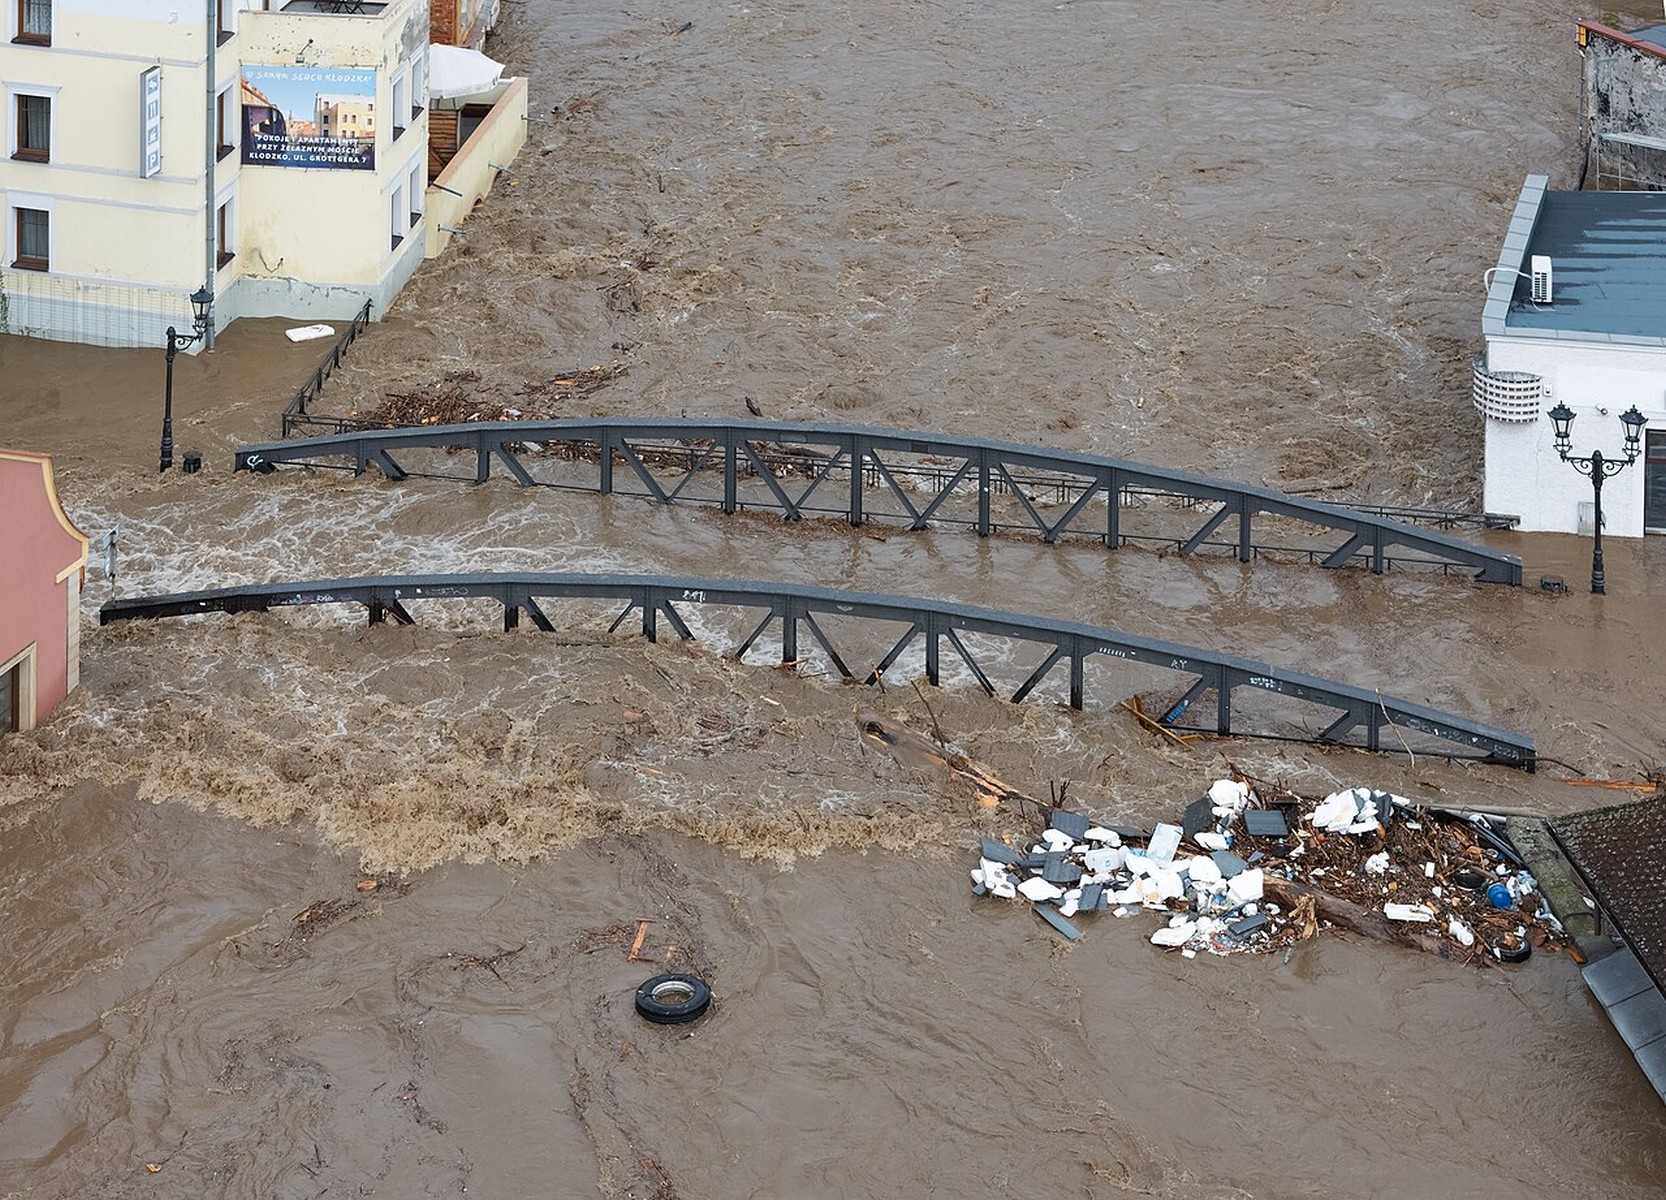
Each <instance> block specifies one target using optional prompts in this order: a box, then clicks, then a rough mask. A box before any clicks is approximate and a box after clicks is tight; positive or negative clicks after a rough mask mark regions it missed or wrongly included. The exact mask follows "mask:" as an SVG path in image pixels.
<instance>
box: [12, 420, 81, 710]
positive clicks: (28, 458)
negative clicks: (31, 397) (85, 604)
mask: <svg viewBox="0 0 1666 1200" xmlns="http://www.w3.org/2000/svg"><path fill="white" fill-rule="evenodd" d="M86 564H87V536H86V534H84V533H82V532H81V531H80V530H79V529H77V528H76V527H75V526H74V524H73V523H72V522H71V521H70V519H69V517H68V516H67V515H65V513H64V508H63V505H62V504H60V503H59V502H58V487H57V484H56V482H55V481H54V480H53V477H52V458H51V456H50V455H46V454H32V453H30V452H29V451H27V450H0V732H5V731H9V730H14V729H33V728H34V727H35V726H36V725H37V724H39V723H40V722H42V721H44V720H46V718H47V716H48V714H50V713H51V712H52V709H53V707H54V706H56V705H57V703H58V701H60V700H62V699H63V698H64V697H65V696H67V695H68V694H69V691H70V689H71V688H73V687H74V686H75V685H76V683H77V681H78V680H79V679H80V675H81V579H82V572H83V568H84V567H85V566H86Z"/></svg>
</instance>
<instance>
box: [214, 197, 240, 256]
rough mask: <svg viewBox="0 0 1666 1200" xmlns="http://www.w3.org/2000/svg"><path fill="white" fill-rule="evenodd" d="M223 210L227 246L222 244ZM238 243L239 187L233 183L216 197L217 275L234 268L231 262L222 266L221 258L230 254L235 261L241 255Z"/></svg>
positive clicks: (215, 244) (215, 248) (215, 253)
mask: <svg viewBox="0 0 1666 1200" xmlns="http://www.w3.org/2000/svg"><path fill="white" fill-rule="evenodd" d="M222 208H223V209H225V210H226V237H225V245H221V244H220V210H221V209H222ZM237 243H238V237H237V185H236V184H235V183H233V184H232V185H231V186H230V187H226V188H222V189H221V190H220V194H219V195H218V196H216V197H214V256H215V257H214V273H215V274H219V273H220V272H221V271H227V270H230V269H231V268H232V266H233V264H232V263H231V262H227V263H226V264H225V265H224V266H221V265H220V259H219V256H220V255H221V254H230V255H231V256H232V258H233V259H235V258H236V257H237V255H238V254H240V253H241V250H240V249H239V247H238V244H237Z"/></svg>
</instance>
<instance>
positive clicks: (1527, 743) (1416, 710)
mask: <svg viewBox="0 0 1666 1200" xmlns="http://www.w3.org/2000/svg"><path fill="white" fill-rule="evenodd" d="M541 597H543V598H547V597H558V598H562V599H580V600H586V599H587V600H607V601H613V602H615V603H623V604H624V605H625V608H624V611H623V612H621V613H619V615H618V617H617V618H616V619H615V620H614V622H613V625H612V627H611V628H610V629H609V632H610V633H611V632H613V631H615V630H617V629H618V628H619V627H620V625H622V624H623V623H624V621H625V620H626V618H628V617H629V616H630V614H631V613H632V612H638V613H640V614H641V628H642V634H643V636H644V637H646V638H648V639H649V640H650V641H653V640H657V636H658V631H659V625H660V621H661V620H663V621H664V623H665V624H666V625H668V626H669V627H670V628H671V630H672V631H673V632H675V633H676V634H677V635H678V636H679V637H681V638H684V639H690V638H692V637H693V636H694V635H693V633H692V632H691V631H690V630H689V627H688V625H687V624H686V623H685V622H684V621H683V619H682V616H681V615H680V613H679V612H678V607H677V606H678V605H704V604H713V605H721V606H729V607H741V608H750V609H762V610H764V617H763V620H762V621H761V622H760V623H759V624H758V625H757V626H756V627H755V628H754V629H753V630H752V633H751V634H750V635H749V636H748V637H747V638H746V639H745V641H744V642H742V643H741V644H740V646H739V647H738V649H736V651H735V657H736V659H741V658H744V657H745V655H746V652H747V651H748V650H749V649H750V648H751V647H752V646H753V645H754V644H755V643H756V642H757V640H758V639H759V637H761V636H762V635H763V634H764V633H765V632H766V631H767V630H768V629H769V628H770V626H771V625H778V626H779V634H780V638H781V662H782V663H784V664H790V663H796V662H799V661H801V655H800V643H801V635H803V634H808V636H809V640H810V641H813V642H814V643H815V644H816V645H817V646H819V647H820V649H821V651H822V653H823V654H824V655H825V657H826V659H827V661H828V662H829V663H831V665H832V666H833V668H834V669H835V670H836V671H838V673H839V674H840V675H841V676H842V677H844V678H845V679H847V680H852V681H861V682H865V683H869V684H874V683H878V682H879V681H880V680H881V679H883V678H884V676H885V673H886V671H887V670H889V669H890V668H891V667H892V666H893V665H894V664H895V663H896V662H897V660H898V659H899V658H900V657H901V656H902V654H903V653H904V652H905V651H907V650H908V649H909V647H910V646H912V645H913V644H914V642H915V641H916V640H917V639H922V640H923V649H924V652H925V673H926V679H927V681H928V682H930V683H931V684H933V685H936V684H938V682H939V678H940V671H941V657H942V651H943V649H944V646H945V644H946V645H947V647H948V649H949V650H950V651H951V652H952V653H954V654H955V655H957V656H958V657H959V658H960V659H961V660H962V661H963V662H964V663H965V664H966V666H967V668H968V669H969V670H970V672H971V674H972V676H973V677H974V678H975V679H976V680H977V682H978V684H979V685H980V686H981V687H982V688H983V690H984V691H985V692H986V693H988V694H989V695H991V696H993V695H995V694H996V691H997V689H996V687H995V684H994V683H993V682H992V681H991V679H990V677H989V675H988V674H987V673H986V672H985V671H984V670H983V668H982V667H981V666H980V665H979V663H978V661H977V658H976V655H975V654H974V653H973V650H972V647H971V646H969V645H968V643H967V641H966V640H965V639H964V638H962V637H961V635H962V634H978V635H985V636H992V637H997V638H1004V639H1008V640H1012V641H1019V642H1026V643H1029V644H1031V645H1032V646H1040V647H1041V648H1043V650H1045V651H1047V653H1046V655H1045V657H1044V658H1043V659H1042V661H1041V665H1040V666H1038V667H1036V668H1035V669H1034V670H1033V671H1032V672H1031V673H1030V675H1029V676H1028V678H1027V679H1025V680H1024V682H1023V683H1022V684H1021V685H1019V687H1018V688H1017V690H1016V691H1014V692H1013V693H1012V696H1011V699H1012V700H1013V702H1014V703H1017V702H1020V701H1022V700H1024V699H1025V698H1026V697H1027V696H1029V695H1030V694H1031V693H1032V692H1033V691H1034V689H1035V688H1036V686H1037V685H1038V684H1040V683H1041V682H1042V681H1043V680H1044V679H1045V678H1046V677H1047V675H1048V674H1049V673H1051V672H1052V671H1053V669H1054V668H1055V667H1057V666H1059V665H1060V664H1066V665H1067V669H1068V673H1069V692H1070V705H1071V707H1073V708H1077V709H1080V708H1083V707H1085V704H1086V696H1087V684H1088V679H1089V676H1088V672H1087V671H1086V664H1087V662H1088V661H1089V660H1090V659H1091V660H1093V661H1094V662H1096V663H1100V664H1102V665H1109V664H1108V663H1107V662H1106V660H1107V659H1120V660H1123V661H1125V662H1134V663H1139V664H1141V665H1142V666H1146V667H1157V668H1161V669H1163V670H1168V671H1175V672H1178V673H1180V674H1181V675H1184V676H1189V677H1190V684H1189V686H1188V687H1187V689H1186V690H1185V691H1184V692H1183V693H1182V694H1181V696H1180V698H1179V699H1178V700H1177V701H1176V702H1175V703H1174V704H1172V705H1171V706H1170V708H1169V710H1168V712H1167V713H1166V714H1165V715H1164V717H1163V721H1164V723H1172V722H1173V721H1174V720H1175V719H1177V718H1178V717H1179V716H1180V715H1181V714H1182V713H1186V712H1188V711H1190V712H1193V713H1195V714H1206V713H1207V712H1208V710H1209V709H1210V708H1213V710H1214V728H1213V729H1211V730H1208V732H1213V733H1219V734H1222V735H1228V734H1231V733H1233V732H1234V727H1233V718H1234V710H1233V695H1234V693H1235V692H1236V691H1238V690H1239V689H1243V688H1248V689H1249V690H1250V694H1253V693H1256V692H1263V693H1275V694H1278V695H1281V696H1285V697H1289V698H1291V699H1294V700H1300V701H1304V702H1308V703H1313V704H1318V705H1322V706H1325V707H1327V708H1329V709H1331V710H1332V712H1333V713H1334V714H1335V716H1334V719H1333V720H1332V721H1331V722H1330V724H1329V725H1327V726H1326V727H1325V728H1324V729H1323V730H1322V731H1321V732H1320V733H1318V734H1317V735H1315V736H1314V737H1312V738H1311V739H1310V740H1312V741H1314V742H1321V743H1331V744H1355V743H1344V742H1343V738H1344V736H1345V735H1353V734H1355V733H1356V731H1357V732H1358V733H1359V735H1360V736H1362V737H1363V745H1364V748H1365V749H1369V750H1383V749H1389V750H1396V749H1404V750H1408V752H1409V747H1408V746H1407V745H1406V744H1405V743H1404V740H1403V739H1404V735H1405V733H1406V732H1407V731H1413V732H1417V733H1422V734H1428V735H1432V736H1434V737H1436V738H1441V739H1444V740H1447V741H1452V742H1458V743H1462V744H1464V745H1465V746H1468V747H1469V748H1470V749H1472V750H1475V751H1477V752H1479V754H1480V755H1482V756H1484V757H1485V758H1486V759H1487V760H1488V761H1491V762H1495V763H1500V764H1503V765H1507V766H1512V767H1517V768H1520V769H1522V770H1525V771H1532V770H1533V769H1534V767H1535V765H1536V761H1537V759H1536V756H1535V750H1534V743H1533V739H1532V737H1530V736H1528V735H1525V734H1518V733H1512V732H1510V731H1508V730H1503V729H1497V728H1494V727H1492V726H1489V725H1484V724H1481V723H1479V722H1476V721H1472V720H1469V719H1468V718H1465V717H1459V716H1455V715H1453V714H1451V713H1446V712H1441V711H1440V710H1438V709H1433V708H1429V707H1427V706H1425V705H1421V704H1417V703H1414V702H1411V701H1407V700H1401V699H1397V698H1395V697H1392V696H1386V695H1384V694H1382V693H1381V692H1379V691H1375V690H1372V689H1367V688H1361V687H1355V686H1353V685H1350V684H1344V683H1336V682H1333V681H1330V680H1326V679H1320V678H1318V677H1316V676H1312V675H1306V674H1302V673H1300V672H1296V671H1286V670H1283V669H1281V668H1278V667H1273V666H1270V665H1268V664H1266V663H1259V662H1254V661H1252V660H1250V659H1245V658H1239V657H1238V656H1236V655H1231V654H1223V653H1218V652H1215V651H1210V650H1203V649H1199V648H1197V647H1195V646H1187V645H1182V644H1181V643H1178V642H1166V641H1159V640H1157V639H1155V638H1146V637H1140V636H1137V635H1133V634H1127V633H1122V632H1120V631H1117V630H1113V629H1106V628H1102V627H1097V626H1092V625H1085V624H1081V623H1079V622H1075V621H1061V620H1054V619H1051V618H1046V617H1037V616H1030V615H1026V614H1019V613H1011V612H1001V611H999V610H996V609H988V608H978V607H974V606H971V605H965V604H954V603H950V602H947V601H943V600H928V599H917V598H913V597H906V596H887V595H875V594H869V593H862V592H846V591H839V590H836V589H833V588H822V587H807V586H801V585H794V584H785V583H758V582H749V581H743V580H733V579H695V578H676V577H670V576H657V575H614V574H606V575H584V574H570V573H555V574H551V573H531V574H520V573H490V572H488V573H477V574H458V575H383V576H367V577H359V578H353V579H334V580H313V581H307V582H297V583H277V584H258V585H250V586H245V587H231V588H217V589H214V590H211V591H202V592H186V593H180V594H176V595H168V596H148V597H140V598H134V599H128V600H116V601H112V602H111V603H109V604H106V605H105V606H104V607H103V608H102V609H100V610H99V615H98V619H99V624H101V625H107V624H110V623H111V622H113V621H120V620H131V619H134V618H157V617H170V616H184V615H189V614H195V613H212V612H221V613H238V612H266V611H268V610H270V609H273V608H283V607H290V606H295V605H316V604H341V603H352V604H359V605H363V606H364V607H365V608H366V609H367V610H368V612H369V619H370V622H371V623H372V624H379V623H381V622H383V621H384V620H386V618H387V617H389V616H391V617H393V618H394V620H396V621H398V622H400V623H401V624H414V623H415V618H414V617H412V615H411V613H410V611H409V608H408V607H407V606H408V605H409V604H411V603H414V602H416V601H430V600H445V601H453V600H466V599H471V598H486V599H491V600H496V601H497V602H499V603H500V604H501V605H502V606H503V627H504V629H505V631H508V630H511V629H514V628H517V627H518V626H519V624H520V617H521V614H522V613H523V612H524V613H526V614H527V616H528V618H529V619H530V620H531V622H532V624H533V625H534V626H535V627H536V628H538V629H539V630H542V631H544V632H551V633H553V632H555V623H554V621H552V620H551V618H550V616H549V614H548V612H546V610H545V609H544V608H543V607H542V606H541V605H540V604H539V598H541ZM818 617H820V618H821V620H820V621H818V620H817V618H818ZM835 620H838V621H846V620H855V621H873V622H878V623H880V624H882V625H888V626H891V627H892V628H895V627H896V626H898V625H901V626H906V627H907V632H906V633H905V634H903V636H902V638H901V640H899V641H897V642H896V643H895V644H894V645H893V646H892V647H891V649H890V651H889V652H888V653H887V654H885V655H884V656H883V657H882V658H881V659H879V660H878V661H877V662H875V663H873V665H872V666H871V667H866V668H865V669H863V670H862V671H860V672H859V671H853V670H852V669H851V668H850V666H848V665H847V664H846V662H845V659H844V657H842V656H841V654H840V653H839V649H838V647H837V646H836V645H835V641H834V639H833V637H832V636H831V634H832V632H833V628H832V622H833V621H835ZM808 648H809V647H808V645H807V644H806V649H808ZM853 661H854V659H853ZM1098 674H1099V672H1097V671H1096V672H1094V676H1095V678H1097V676H1098ZM1125 682H1126V681H1124V684H1125ZM1105 691H1106V694H1107V695H1108V696H1109V697H1113V698H1115V699H1121V698H1122V697H1123V696H1125V695H1126V694H1127V690H1126V687H1125V686H1117V685H1112V686H1110V687H1108V688H1106V689H1105ZM1208 693H1213V694H1214V698H1215V699H1214V703H1213V705H1209V704H1205V703H1202V702H1201V701H1202V699H1203V697H1204V696H1205V695H1206V694H1208ZM1255 708H1256V706H1254V705H1251V706H1250V709H1251V711H1250V712H1249V713H1248V714H1240V715H1241V716H1248V717H1249V718H1250V719H1253V718H1254V716H1255V715H1256V714H1255ZM1187 728H1195V727H1194V726H1188V727H1187ZM1239 732H1243V731H1241V730H1240V731H1239ZM1385 735H1386V745H1385Z"/></svg>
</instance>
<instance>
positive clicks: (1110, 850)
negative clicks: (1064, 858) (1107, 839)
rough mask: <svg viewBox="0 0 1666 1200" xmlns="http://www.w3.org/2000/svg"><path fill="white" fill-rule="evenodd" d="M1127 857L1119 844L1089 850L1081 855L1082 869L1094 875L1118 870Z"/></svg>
mask: <svg viewBox="0 0 1666 1200" xmlns="http://www.w3.org/2000/svg"><path fill="white" fill-rule="evenodd" d="M1126 859H1127V851H1125V850H1124V849H1123V848H1122V847H1121V846H1106V847H1105V848H1104V849H1102V850H1089V851H1088V852H1087V853H1086V854H1084V855H1082V869H1083V870H1084V871H1090V872H1092V873H1093V874H1095V875H1098V874H1101V873H1102V872H1105V871H1120V870H1122V865H1123V863H1124V862H1125V861H1126Z"/></svg>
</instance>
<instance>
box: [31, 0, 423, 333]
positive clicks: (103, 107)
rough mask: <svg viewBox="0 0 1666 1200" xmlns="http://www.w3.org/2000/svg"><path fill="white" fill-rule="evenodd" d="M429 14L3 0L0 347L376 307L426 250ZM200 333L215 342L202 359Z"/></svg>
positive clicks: (326, 4)
mask: <svg viewBox="0 0 1666 1200" xmlns="http://www.w3.org/2000/svg"><path fill="white" fill-rule="evenodd" d="M429 9H430V5H429V0H388V2H387V3H377V2H374V0H6V3H5V5H4V17H3V20H4V22H5V24H4V26H3V27H0V88H3V89H4V94H3V97H0V99H3V102H4V104H5V108H6V113H5V121H6V129H7V130H8V145H7V148H6V149H7V153H6V157H5V158H4V159H0V209H3V214H4V223H3V226H0V332H9V333H26V334H34V335H37V336H46V337H56V338H62V339H65V340H72V341H85V342H96V343H100V344H105V345H157V344H159V343H160V342H161V341H162V339H163V331H164V330H165V329H166V328H167V327H168V326H170V325H172V326H176V327H177V328H179V329H188V328H190V326H191V324H192V320H191V306H190V303H189V297H190V295H191V293H193V292H195V291H197V290H198V289H200V288H202V287H204V286H207V288H208V289H209V290H210V291H211V292H212V293H213V296H214V306H213V319H212V327H213V329H214V330H218V329H221V328H223V327H224V326H225V325H226V324H227V323H228V322H230V321H232V320H234V319H236V318H237V317H240V316H288V317H295V318H302V319H340V318H345V317H348V316H351V315H352V314H353V313H355V312H357V311H358V310H359V309H360V308H361V307H362V306H363V304H364V303H365V301H367V300H368V301H370V302H371V304H372V311H373V313H376V314H379V313H380V312H381V311H383V310H384V309H385V307H386V305H387V304H388V302H389V301H390V300H391V299H392V298H393V296H394V295H395V294H396V293H397V292H398V291H399V289H400V288H401V287H402V286H403V284H404V283H405V281H406V280H407V279H409V277H410V276H411V274H412V273H413V272H414V271H415V270H416V268H417V266H418V265H419V264H420V262H421V261H422V258H423V255H424V249H425V244H426V242H427V240H428V239H427V237H426V233H425V230H424V228H423V215H424V210H425V206H426V199H427V190H428V178H427V143H428V113H427V92H426V82H425V61H426V55H427V50H428V33H429ZM211 340H212V331H211V333H210V338H209V343H210V344H211Z"/></svg>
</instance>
